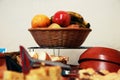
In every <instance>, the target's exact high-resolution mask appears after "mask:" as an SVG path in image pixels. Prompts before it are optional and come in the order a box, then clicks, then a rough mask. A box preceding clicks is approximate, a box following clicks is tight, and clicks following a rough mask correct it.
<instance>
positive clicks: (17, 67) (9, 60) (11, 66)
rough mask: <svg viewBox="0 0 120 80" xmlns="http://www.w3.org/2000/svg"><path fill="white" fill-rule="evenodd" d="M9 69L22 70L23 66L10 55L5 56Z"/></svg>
mask: <svg viewBox="0 0 120 80" xmlns="http://www.w3.org/2000/svg"><path fill="white" fill-rule="evenodd" d="M5 59H6V65H7V70H12V71H17V72H22V67H21V66H20V65H19V64H17V63H16V62H15V61H14V60H13V59H12V58H11V57H10V56H5Z"/></svg>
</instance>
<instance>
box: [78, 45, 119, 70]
mask: <svg viewBox="0 0 120 80" xmlns="http://www.w3.org/2000/svg"><path fill="white" fill-rule="evenodd" d="M78 63H79V67H80V68H90V67H91V68H93V69H95V70H97V71H99V70H102V69H105V70H109V71H110V72H116V71H118V69H120V51H118V50H115V49H111V48H106V47H92V48H89V49H87V50H86V51H85V52H84V53H83V54H81V55H80V57H79V60H78Z"/></svg>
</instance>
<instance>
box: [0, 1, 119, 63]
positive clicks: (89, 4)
mask: <svg viewBox="0 0 120 80" xmlns="http://www.w3.org/2000/svg"><path fill="white" fill-rule="evenodd" d="M59 10H67V11H75V12H78V13H80V14H81V15H82V16H83V17H84V19H85V20H86V21H87V22H89V23H90V25H91V29H92V31H91V32H90V34H89V35H88V37H87V39H86V40H85V42H84V43H83V44H82V46H90V47H94V46H102V47H109V48H113V49H117V50H120V37H119V35H120V31H119V30H120V15H119V14H120V0H69V1H68V0H0V37H1V38H0V48H6V49H7V51H8V52H12V51H19V46H20V45H23V46H24V47H25V48H26V49H27V48H28V47H36V46H38V45H37V44H36V42H35V41H34V39H33V37H32V36H31V34H30V32H29V31H28V29H29V28H31V19H32V18H33V16H34V15H36V14H40V13H42V14H45V15H47V16H49V17H51V16H52V15H53V14H54V13H55V12H56V11H59ZM40 50H41V51H43V50H45V51H47V52H48V53H51V54H52V53H53V50H50V49H40ZM84 51H85V49H75V50H74V49H66V50H65V49H64V50H62V49H61V50H60V55H65V56H69V57H70V60H69V62H68V63H72V64H77V60H78V57H79V55H80V54H81V53H82V52H84ZM57 52H58V51H57Z"/></svg>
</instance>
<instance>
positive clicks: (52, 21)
mask: <svg viewBox="0 0 120 80" xmlns="http://www.w3.org/2000/svg"><path fill="white" fill-rule="evenodd" d="M31 25H32V28H90V24H89V23H87V22H86V21H85V20H84V18H83V17H82V16H81V15H80V14H79V13H76V12H73V11H57V12H56V13H55V14H54V15H53V16H51V17H48V16H47V15H45V14H38V15H35V16H34V17H33V18H32V21H31Z"/></svg>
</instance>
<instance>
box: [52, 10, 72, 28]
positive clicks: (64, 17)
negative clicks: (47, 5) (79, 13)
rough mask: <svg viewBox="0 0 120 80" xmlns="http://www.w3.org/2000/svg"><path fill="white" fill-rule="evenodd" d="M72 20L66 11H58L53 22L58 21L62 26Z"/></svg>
mask: <svg viewBox="0 0 120 80" xmlns="http://www.w3.org/2000/svg"><path fill="white" fill-rule="evenodd" d="M70 21H71V16H70V15H69V14H68V13H67V12H66V11H57V12H56V13H55V14H54V15H53V17H52V22H54V23H57V24H59V25H60V26H62V27H65V26H68V25H69V24H70Z"/></svg>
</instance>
